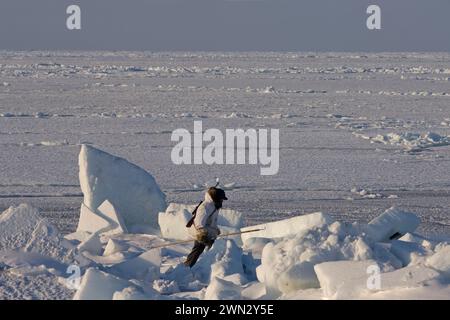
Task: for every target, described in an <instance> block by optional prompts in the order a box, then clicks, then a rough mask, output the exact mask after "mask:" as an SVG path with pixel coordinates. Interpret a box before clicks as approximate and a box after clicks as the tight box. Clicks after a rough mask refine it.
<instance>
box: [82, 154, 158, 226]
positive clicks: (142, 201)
mask: <svg viewBox="0 0 450 320" xmlns="http://www.w3.org/2000/svg"><path fill="white" fill-rule="evenodd" d="M79 169H80V171H79V178H80V185H81V190H82V192H83V195H84V200H83V202H84V205H85V206H86V207H87V208H88V209H89V210H90V211H92V212H94V213H98V208H99V206H100V205H102V204H103V202H104V201H105V200H109V202H110V203H111V204H112V205H113V206H114V208H115V209H116V211H117V212H119V213H120V215H121V217H122V219H123V223H124V225H125V228H127V229H128V231H130V230H133V228H134V227H136V226H138V227H140V228H142V226H148V227H151V228H153V229H158V213H159V212H161V211H164V210H165V209H166V202H165V195H164V193H162V191H161V190H160V188H159V186H158V184H157V183H156V181H155V179H154V178H153V176H152V175H151V174H149V173H148V172H146V171H145V170H144V169H142V168H140V167H138V166H136V165H134V164H132V163H130V162H128V161H127V160H125V159H123V158H119V157H116V156H113V155H111V154H108V153H106V152H104V151H101V150H98V149H96V148H94V147H92V146H88V145H82V147H81V152H80V155H79Z"/></svg>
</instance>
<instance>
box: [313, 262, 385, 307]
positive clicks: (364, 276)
mask: <svg viewBox="0 0 450 320" xmlns="http://www.w3.org/2000/svg"><path fill="white" fill-rule="evenodd" d="M372 268H373V269H374V270H380V267H379V266H378V264H377V262H376V261H374V260H367V261H332V262H324V263H320V264H317V265H315V266H314V271H315V272H316V275H317V278H318V280H319V283H320V287H321V288H322V290H323V294H324V296H325V297H327V298H335V299H339V298H344V299H345V298H352V297H354V296H358V295H359V294H360V293H361V292H360V291H362V290H366V289H367V284H368V281H369V280H370V278H369V276H370V275H371V272H373V271H372V270H371V269H372ZM368 271H369V272H368ZM380 274H381V273H380ZM374 285H376V284H374ZM369 286H370V283H369ZM370 288H372V287H370Z"/></svg>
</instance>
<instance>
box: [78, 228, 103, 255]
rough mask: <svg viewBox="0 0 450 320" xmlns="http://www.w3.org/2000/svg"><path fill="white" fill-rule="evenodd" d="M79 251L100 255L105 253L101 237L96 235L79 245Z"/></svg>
mask: <svg viewBox="0 0 450 320" xmlns="http://www.w3.org/2000/svg"><path fill="white" fill-rule="evenodd" d="M78 251H79V252H83V251H88V252H90V253H92V254H95V255H100V254H101V253H102V251H103V246H102V243H101V242H100V237H99V236H98V235H97V234H96V233H93V234H92V235H91V236H90V237H89V238H87V239H86V240H85V241H83V242H82V243H80V244H79V245H78Z"/></svg>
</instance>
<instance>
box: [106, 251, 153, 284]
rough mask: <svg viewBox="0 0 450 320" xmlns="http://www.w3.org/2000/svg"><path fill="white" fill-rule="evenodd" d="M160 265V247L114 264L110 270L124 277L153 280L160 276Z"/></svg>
mask: <svg viewBox="0 0 450 320" xmlns="http://www.w3.org/2000/svg"><path fill="white" fill-rule="evenodd" d="M160 266H161V251H160V250H159V249H151V250H149V251H146V252H144V253H142V254H141V255H139V256H138V257H135V258H132V259H130V260H127V261H124V262H121V263H119V264H116V265H114V266H113V267H111V268H110V269H109V271H110V272H111V273H113V274H116V275H118V276H120V277H121V278H124V279H137V280H145V281H146V282H153V281H154V280H155V279H157V278H159V275H160Z"/></svg>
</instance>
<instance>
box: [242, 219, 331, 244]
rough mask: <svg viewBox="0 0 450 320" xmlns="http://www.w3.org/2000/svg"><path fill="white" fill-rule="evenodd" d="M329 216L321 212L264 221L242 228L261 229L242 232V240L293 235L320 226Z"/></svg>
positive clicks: (243, 229) (327, 220) (327, 221)
mask: <svg viewBox="0 0 450 320" xmlns="http://www.w3.org/2000/svg"><path fill="white" fill-rule="evenodd" d="M330 221H331V218H330V217H329V216H327V215H325V214H323V213H321V212H317V213H312V214H308V215H303V216H297V217H293V218H289V219H284V220H281V221H275V222H269V223H264V224H260V225H256V226H251V227H245V228H242V229H241V231H243V232H245V231H249V230H255V229H261V230H260V231H256V232H249V233H243V234H242V235H241V237H242V241H243V242H245V241H246V240H247V239H250V238H280V237H286V236H289V235H295V234H297V233H298V232H302V231H304V230H308V229H310V228H313V227H315V226H321V225H324V224H326V223H329V222H330Z"/></svg>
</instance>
